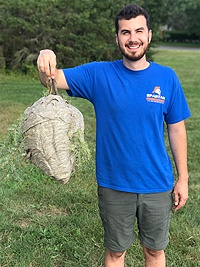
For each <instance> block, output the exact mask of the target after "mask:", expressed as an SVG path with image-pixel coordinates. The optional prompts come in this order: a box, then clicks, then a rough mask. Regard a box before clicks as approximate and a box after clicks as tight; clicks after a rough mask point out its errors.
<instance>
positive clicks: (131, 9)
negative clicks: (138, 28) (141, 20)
mask: <svg viewBox="0 0 200 267" xmlns="http://www.w3.org/2000/svg"><path fill="white" fill-rule="evenodd" d="M137 16H144V17H145V18H146V22H147V28H148V30H150V17H149V14H148V13H147V11H146V10H145V9H144V8H142V7H141V6H138V5H135V4H130V5H127V6H125V7H124V8H122V10H120V11H119V13H118V14H117V16H116V18H115V31H116V34H118V30H119V20H122V19H126V20H129V19H132V18H136V17H137Z"/></svg>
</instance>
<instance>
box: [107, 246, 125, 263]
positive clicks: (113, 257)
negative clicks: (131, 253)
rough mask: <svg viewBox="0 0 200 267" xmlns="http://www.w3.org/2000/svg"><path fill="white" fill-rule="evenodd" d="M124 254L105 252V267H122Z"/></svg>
mask: <svg viewBox="0 0 200 267" xmlns="http://www.w3.org/2000/svg"><path fill="white" fill-rule="evenodd" d="M125 255H126V251H125V252H113V251H110V250H108V249H107V250H106V255H105V267H124V261H125Z"/></svg>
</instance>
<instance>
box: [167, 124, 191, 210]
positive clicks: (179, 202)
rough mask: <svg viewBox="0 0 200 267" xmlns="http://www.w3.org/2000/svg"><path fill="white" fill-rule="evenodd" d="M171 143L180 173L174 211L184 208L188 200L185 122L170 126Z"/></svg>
mask: <svg viewBox="0 0 200 267" xmlns="http://www.w3.org/2000/svg"><path fill="white" fill-rule="evenodd" d="M167 129H168V136H169V142H170V146H171V150H172V154H173V158H174V162H175V165H176V170H177V173H178V180H177V182H176V184H175V187H174V210H175V211H176V210H179V209H180V208H182V207H183V206H184V205H185V203H186V201H187V199H188V167H187V135H186V128H185V122H184V120H183V121H180V122H178V123H175V124H168V125H167Z"/></svg>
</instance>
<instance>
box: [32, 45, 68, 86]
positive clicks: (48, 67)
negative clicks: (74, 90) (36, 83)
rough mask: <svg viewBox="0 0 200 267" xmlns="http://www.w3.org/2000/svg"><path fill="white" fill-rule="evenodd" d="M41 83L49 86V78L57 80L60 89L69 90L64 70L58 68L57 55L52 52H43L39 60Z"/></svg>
mask: <svg viewBox="0 0 200 267" xmlns="http://www.w3.org/2000/svg"><path fill="white" fill-rule="evenodd" d="M37 65H38V70H39V78H40V82H41V83H42V84H43V85H44V86H47V82H48V79H49V78H52V79H55V80H56V83H57V87H58V89H64V90H68V89H69V86H68V84H67V81H66V79H65V76H64V73H63V71H62V69H57V68H56V55H55V54H54V52H53V51H52V50H48V49H46V50H41V51H40V54H39V56H38V59H37Z"/></svg>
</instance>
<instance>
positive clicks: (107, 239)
mask: <svg viewBox="0 0 200 267" xmlns="http://www.w3.org/2000/svg"><path fill="white" fill-rule="evenodd" d="M115 27H116V43H117V45H118V46H119V50H120V51H121V53H122V55H123V59H122V60H117V61H113V62H93V63H89V64H84V65H82V66H79V67H75V68H71V69H63V70H61V69H56V56H55V54H54V53H53V51H50V50H42V51H41V52H40V55H39V57H38V69H39V74H40V80H41V82H42V83H43V84H44V85H45V84H46V80H47V78H48V77H52V78H55V79H56V81H57V85H58V88H60V89H66V90H67V91H68V93H69V94H71V95H72V96H77V97H82V98H86V99H88V100H89V101H90V102H92V103H93V105H94V109H95V113H96V124H97V140H96V178H97V183H98V196H99V209H100V215H101V219H102V222H103V226H104V231H105V235H104V243H105V247H106V253H105V266H106V267H112V266H114V267H122V266H124V262H125V255H126V251H127V249H128V248H129V247H130V246H131V244H132V243H133V241H134V239H135V234H134V232H133V226H134V221H135V218H137V222H138V229H139V239H140V242H141V245H142V248H143V250H144V255H145V266H146V267H156V266H159V267H162V266H165V265H166V263H165V253H164V249H165V248H166V246H167V244H168V231H169V222H170V216H171V210H172V205H173V203H172V191H173V195H174V210H178V209H180V208H181V207H183V206H184V205H185V203H186V200H187V198H188V170H187V140H186V130H185V124H184V120H185V119H186V118H188V117H189V116H190V111H189V108H188V106H187V103H186V100H185V97H184V93H183V90H182V88H181V85H180V82H179V80H178V78H177V76H176V74H175V73H174V71H173V70H171V69H170V68H168V67H164V66H161V65H159V64H156V63H153V62H148V61H147V60H146V50H147V48H148V45H149V43H150V41H151V38H152V32H151V30H150V22H149V16H148V14H147V12H146V11H145V10H144V9H143V8H141V7H139V6H137V5H134V4H131V5H128V6H126V7H124V8H123V9H122V10H121V11H120V12H119V13H118V15H117V16H116V20H115ZM164 123H166V125H167V130H168V136H169V141H170V145H171V150H172V153H173V157H174V161H175V165H176V169H177V174H178V180H177V183H176V184H175V186H174V177H173V173H172V165H171V162H170V159H169V157H168V155H167V151H166V147H165V142H164Z"/></svg>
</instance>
